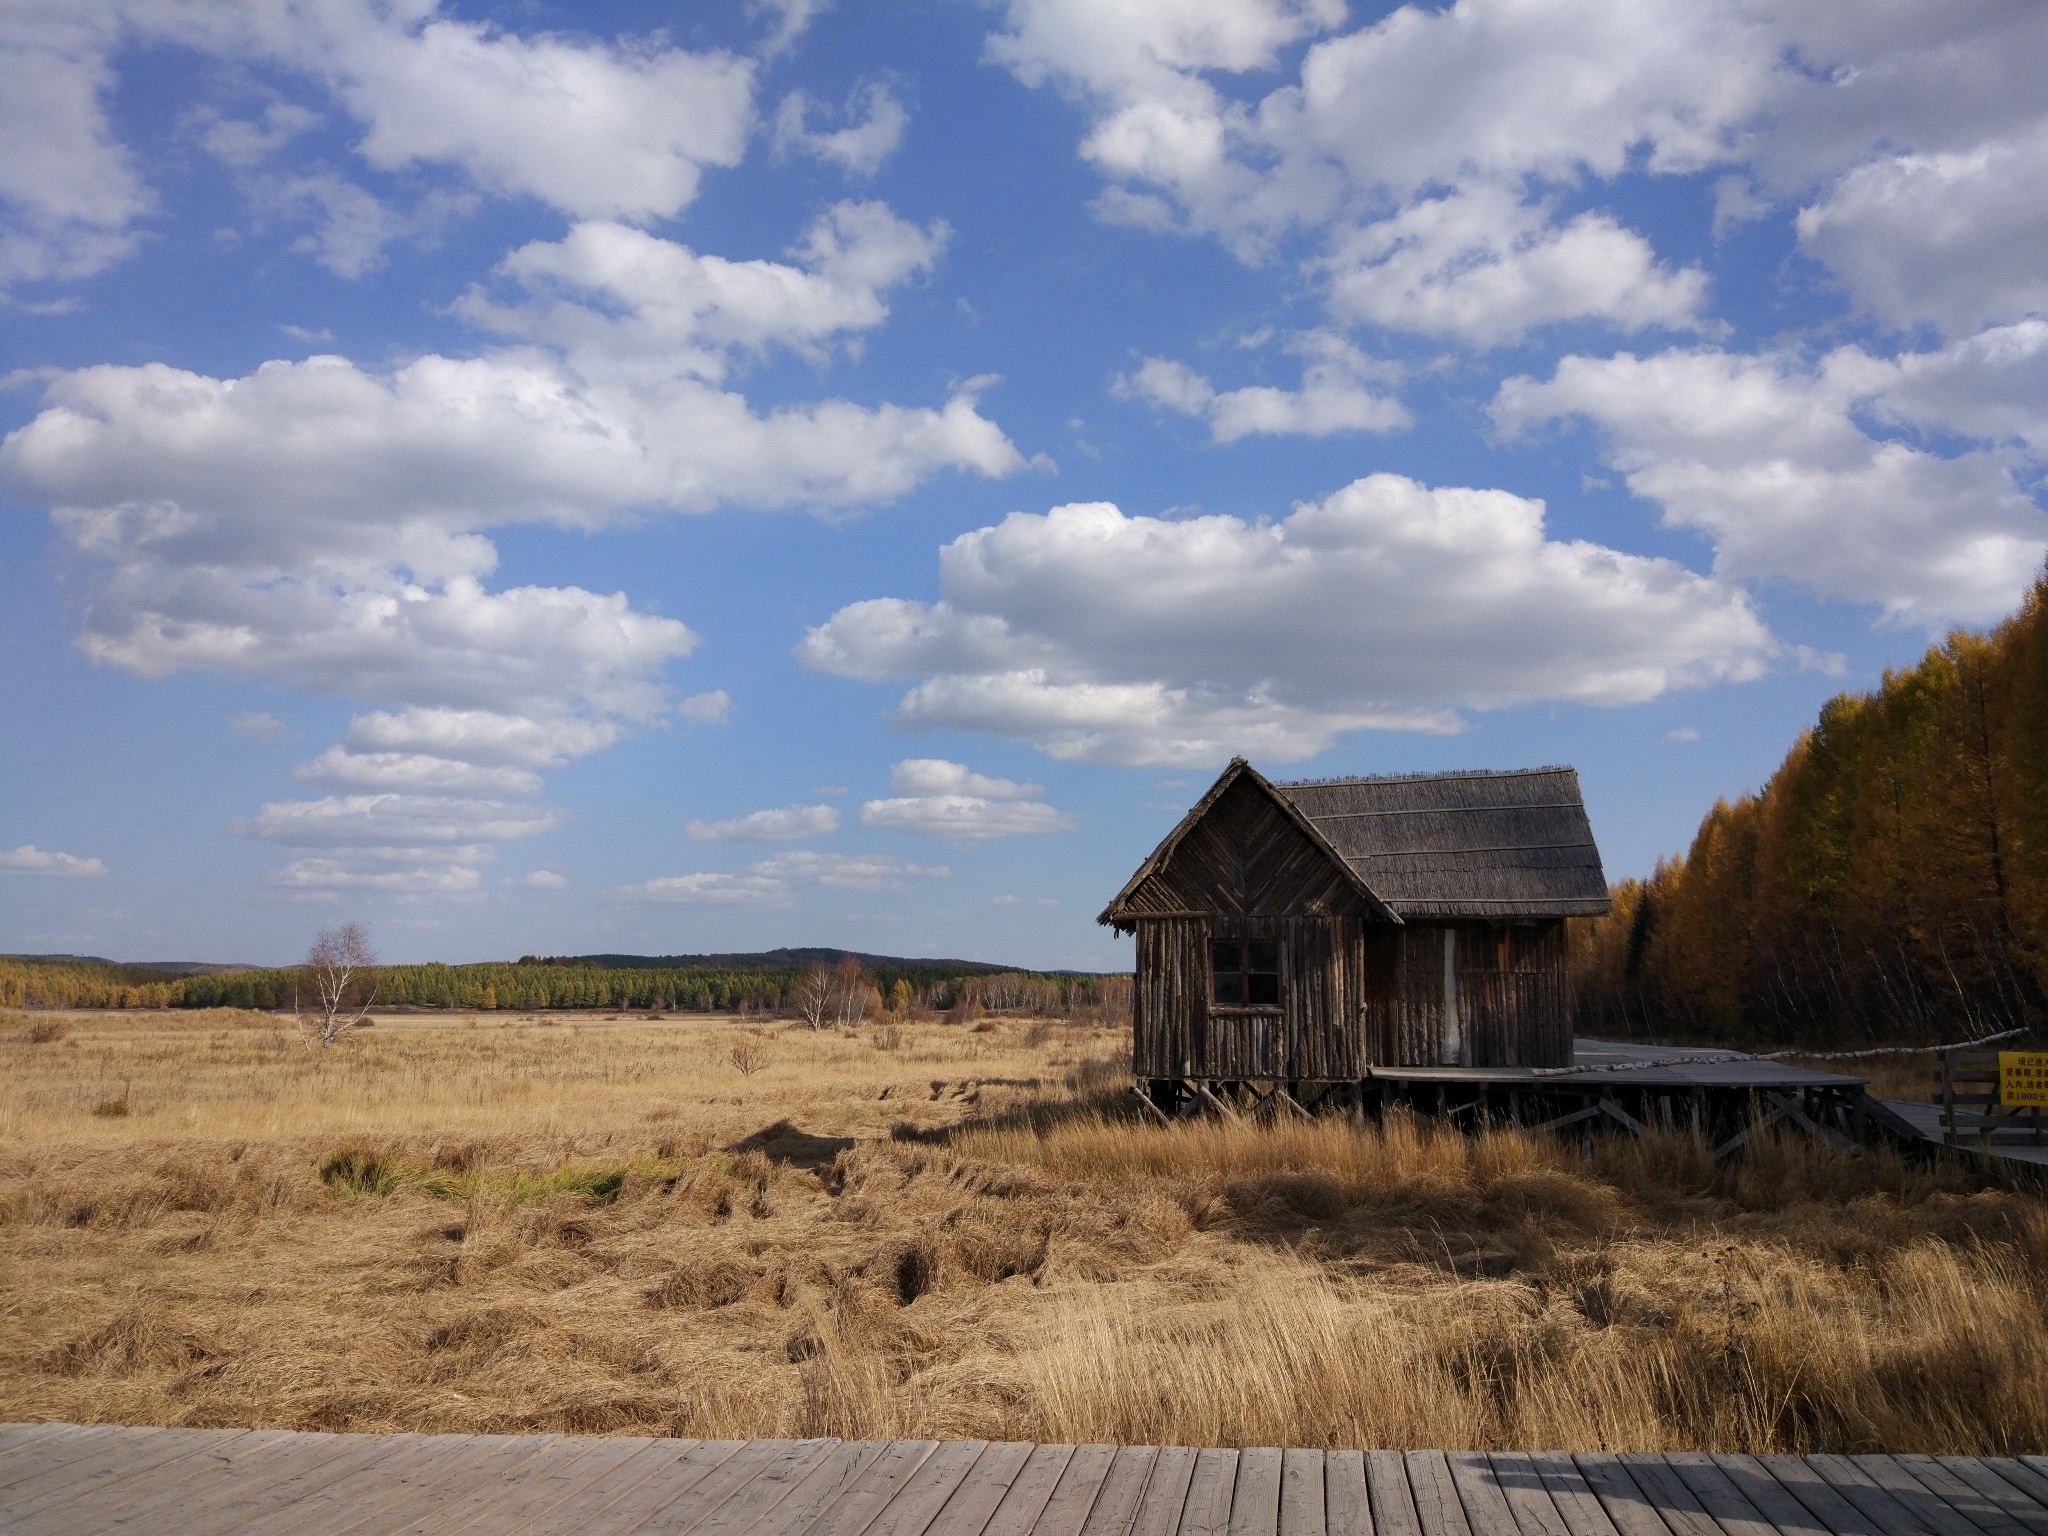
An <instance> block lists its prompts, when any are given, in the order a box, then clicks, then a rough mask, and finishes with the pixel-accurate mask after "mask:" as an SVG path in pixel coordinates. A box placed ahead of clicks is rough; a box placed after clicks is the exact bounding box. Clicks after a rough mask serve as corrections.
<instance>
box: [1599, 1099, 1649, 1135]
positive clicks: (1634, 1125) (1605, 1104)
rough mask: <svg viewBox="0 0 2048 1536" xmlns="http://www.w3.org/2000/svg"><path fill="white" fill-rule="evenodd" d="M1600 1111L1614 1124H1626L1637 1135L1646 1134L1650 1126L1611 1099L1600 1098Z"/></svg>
mask: <svg viewBox="0 0 2048 1536" xmlns="http://www.w3.org/2000/svg"><path fill="white" fill-rule="evenodd" d="M1600 1113H1601V1114H1603V1115H1605V1116H1606V1117H1607V1118H1608V1119H1610V1120H1612V1121H1614V1122H1615V1123H1616V1124H1619V1125H1625V1126H1627V1127H1628V1128H1629V1129H1630V1130H1632V1131H1634V1132H1635V1133H1636V1134H1637V1135H1638V1136H1643V1135H1647V1134H1648V1133H1649V1129H1650V1128H1649V1127H1648V1126H1647V1125H1645V1124H1643V1122H1642V1121H1640V1120H1638V1119H1637V1118H1636V1117H1635V1116H1634V1115H1632V1114H1630V1113H1629V1112H1628V1111H1627V1110H1625V1109H1623V1108H1622V1107H1621V1106H1620V1105H1619V1104H1617V1103H1615V1101H1614V1100H1612V1099H1609V1098H1602V1099H1601V1100H1600Z"/></svg>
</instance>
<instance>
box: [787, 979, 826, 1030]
mask: <svg viewBox="0 0 2048 1536" xmlns="http://www.w3.org/2000/svg"><path fill="white" fill-rule="evenodd" d="M834 991H835V989H834V986H833V979H832V973H831V972H830V971H829V970H827V969H826V968H825V967H824V966H822V965H814V966H812V967H811V968H810V969H809V970H807V971H805V972H804V973H803V974H802V975H801V976H799V977H797V979H796V981H795V982H794V983H792V984H791V986H790V989H789V1006H790V1009H791V1011H793V1012H794V1013H795V1014H796V1016H797V1017H798V1018H800V1019H802V1020H803V1021H804V1022H805V1023H806V1024H808V1025H810V1027H811V1028H812V1029H823V1028H824V1027H825V1020H826V1019H827V1018H828V1017H829V1016H830V1015H831V1012H832V1005H833V1002H834Z"/></svg>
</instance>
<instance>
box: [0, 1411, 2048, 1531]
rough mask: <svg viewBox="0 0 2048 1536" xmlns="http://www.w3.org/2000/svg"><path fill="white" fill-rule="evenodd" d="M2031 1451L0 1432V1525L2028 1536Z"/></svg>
mask: <svg viewBox="0 0 2048 1536" xmlns="http://www.w3.org/2000/svg"><path fill="white" fill-rule="evenodd" d="M2044 1501H2048V1462H2043V1461H2041V1460H2040V1459H2039V1458H2026V1459H2024V1460H2010V1459H1985V1460H1977V1459H1973V1458H1964V1457H1940V1458H1935V1457H1929V1456H1897V1457H1892V1456H1855V1457H1847V1456H1816V1457H1813V1458H1811V1459H1810V1460H1809V1459H1807V1458H1802V1457H1798V1456H1711V1457H1710V1456H1702V1455H1693V1454H1685V1455H1679V1454H1674V1455H1670V1456H1659V1455H1642V1454H1636V1455H1626V1456H1611V1455H1579V1456H1572V1455H1568V1454H1566V1453H1564V1452H1556V1451H1553V1452H1541V1453H1537V1454H1533V1455H1530V1454H1507V1453H1498V1452H1496V1453H1494V1454H1492V1455H1486V1454H1482V1453H1479V1452H1472V1451H1459V1452H1453V1453H1451V1454H1450V1455H1448V1456H1447V1455H1445V1454H1444V1453H1443V1452H1441V1451H1409V1452H1406V1453H1401V1452H1394V1451H1370V1452H1365V1453H1363V1454H1361V1453H1360V1452H1358V1451H1327V1452H1325V1451H1319V1450H1286V1451H1282V1450H1277V1449H1252V1450H1243V1451H1237V1450H1215V1449H1212V1450H1199V1451H1198V1450H1194V1449H1190V1448H1187V1447H1175V1446H1169V1447H1166V1448H1164V1449H1159V1448H1155V1447H1152V1446H1124V1447H1121V1448H1119V1447H1116V1446H1108V1445H1083V1446H1070V1445H1040V1446H1032V1445H1019V1444H1014V1443H1013V1444H996V1445H991V1444H987V1443H985V1442H983V1441H978V1440H959V1441H945V1442H937V1441H931V1440H896V1441H838V1440H755V1441H746V1442H737V1441H729V1440H728V1441H697V1440H630V1439H615V1440H607V1439H601V1438H578V1437H573V1436H571V1437H564V1436H559V1435H534V1436H528V1437H523V1438H522V1437H517V1436H504V1435H474V1436H468V1435H411V1434H407V1435H334V1434H284V1433H279V1432H277V1431H248V1430H226V1431H223V1430H177V1429H113V1428H106V1427H100V1426H95V1427H86V1426H79V1425H45V1424H8V1425H0V1530H4V1531H5V1532H7V1533H9V1536H58V1533H79V1536H83V1533H87V1532H99V1531H111V1530H133V1531H147V1532H150V1533H152V1536H157V1533H161V1536H216V1533H218V1536H227V1533H230V1532H233V1533H240V1536H253V1533H255V1532H259V1531H271V1532H277V1533H280V1536H282V1533H285V1532H293V1533H299V1532H304V1533H320V1532H328V1533H333V1536H340V1533H342V1532H348V1533H350V1536H395V1533H398V1532H429V1531H431V1532H436V1533H442V1532H448V1533H453V1532H458V1531H459V1532H467V1533H473V1536H486V1533H490V1536H497V1533H505V1536H513V1533H522V1536H544V1533H568V1532H576V1533H578V1536H627V1533H637V1536H653V1533H655V1532H672V1533H675V1536H2042V1533H2043V1532H2048V1502H2044Z"/></svg>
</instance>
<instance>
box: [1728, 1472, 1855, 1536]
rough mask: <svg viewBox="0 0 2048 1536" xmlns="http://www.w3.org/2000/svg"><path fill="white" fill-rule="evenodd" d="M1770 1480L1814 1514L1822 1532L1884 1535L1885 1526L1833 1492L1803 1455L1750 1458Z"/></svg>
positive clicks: (1837, 1534) (1833, 1486)
mask: <svg viewBox="0 0 2048 1536" xmlns="http://www.w3.org/2000/svg"><path fill="white" fill-rule="evenodd" d="M1750 1459H1751V1460H1753V1461H1755V1462H1756V1464H1757V1465H1758V1466H1759V1467H1761V1468H1763V1470H1765V1471H1766V1472H1768V1473H1770V1475H1771V1477H1772V1479H1773V1480H1774V1481H1775V1482H1776V1483H1777V1484H1778V1486H1779V1487H1781V1488H1783V1489H1784V1490H1785V1491H1786V1492H1787V1493H1789V1494H1791V1495H1792V1496H1793V1497H1794V1498H1795V1499H1797V1500H1798V1501H1799V1502H1800V1503H1801V1504H1804V1505H1805V1506H1806V1507H1807V1508H1808V1509H1809V1510H1811V1511H1812V1512H1813V1517H1814V1518H1815V1519H1816V1520H1818V1521H1819V1522H1820V1523H1821V1527H1822V1529H1824V1530H1827V1531H1831V1532H1834V1533H1836V1536H1884V1527H1882V1526H1881V1525H1879V1524H1878V1523H1877V1522H1876V1521H1875V1520H1872V1519H1871V1518H1870V1516H1868V1515H1866V1514H1865V1513H1864V1512H1863V1511H1862V1510H1861V1509H1859V1508H1857V1506H1856V1505H1854V1504H1852V1503H1850V1502H1849V1501H1848V1500H1847V1499H1845V1498H1843V1497H1842V1495H1841V1494H1840V1493H1839V1492H1837V1491H1836V1489H1835V1485H1834V1484H1833V1483H1831V1482H1829V1481H1828V1480H1827V1479H1826V1478H1824V1477H1822V1476H1821V1475H1820V1473H1818V1472H1816V1471H1815V1470H1814V1469H1813V1466H1812V1463H1811V1462H1809V1461H1808V1459H1807V1458H1806V1457H1804V1456H1755V1457H1752V1458H1750Z"/></svg>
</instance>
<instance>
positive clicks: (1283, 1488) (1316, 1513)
mask: <svg viewBox="0 0 2048 1536" xmlns="http://www.w3.org/2000/svg"><path fill="white" fill-rule="evenodd" d="M1362 1481H1363V1474H1362V1473H1361V1482H1362ZM1361 1491H1362V1490H1361ZM1328 1519H1329V1516H1328V1510H1327V1506H1326V1503H1325V1495H1324V1491H1323V1453H1322V1452H1321V1451H1305V1450H1288V1451H1285V1452H1283V1453H1282V1454H1281V1457H1280V1536H1326V1532H1327V1530H1328Z"/></svg>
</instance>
